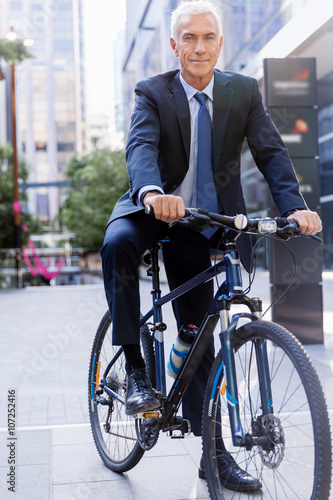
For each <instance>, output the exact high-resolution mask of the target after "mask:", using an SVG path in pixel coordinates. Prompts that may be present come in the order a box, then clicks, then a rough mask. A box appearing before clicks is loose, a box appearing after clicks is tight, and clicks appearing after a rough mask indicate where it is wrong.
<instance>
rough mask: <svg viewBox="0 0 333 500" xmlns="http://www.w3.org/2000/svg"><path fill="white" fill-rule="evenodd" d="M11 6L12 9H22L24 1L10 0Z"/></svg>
mask: <svg viewBox="0 0 333 500" xmlns="http://www.w3.org/2000/svg"><path fill="white" fill-rule="evenodd" d="M10 8H11V10H21V9H22V2H10Z"/></svg>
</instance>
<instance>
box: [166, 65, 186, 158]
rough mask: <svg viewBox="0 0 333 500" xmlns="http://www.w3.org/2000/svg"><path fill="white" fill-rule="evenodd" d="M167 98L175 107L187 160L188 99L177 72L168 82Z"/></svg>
mask: <svg viewBox="0 0 333 500" xmlns="http://www.w3.org/2000/svg"><path fill="white" fill-rule="evenodd" d="M169 88H170V91H171V94H169V99H170V101H171V102H172V105H173V107H174V109H175V112H176V114H177V117H178V121H179V126H180V130H181V133H182V138H183V144H184V148H185V152H186V157H187V160H189V158H190V140H191V119H190V110H189V106H188V101H187V98H186V94H185V91H184V89H183V86H182V84H181V83H180V80H179V73H177V74H176V76H175V77H174V78H173V80H172V81H171V83H170V86H169Z"/></svg>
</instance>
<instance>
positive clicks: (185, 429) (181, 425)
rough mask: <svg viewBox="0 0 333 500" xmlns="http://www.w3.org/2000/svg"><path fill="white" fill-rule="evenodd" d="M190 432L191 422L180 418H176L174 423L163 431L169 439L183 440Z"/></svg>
mask: <svg viewBox="0 0 333 500" xmlns="http://www.w3.org/2000/svg"><path fill="white" fill-rule="evenodd" d="M191 431H192V430H191V422H190V421H189V420H187V419H186V418H181V417H176V423H175V424H174V425H172V426H171V427H169V429H165V432H167V433H168V436H169V437H170V438H171V439H184V438H185V436H189V435H190V434H191Z"/></svg>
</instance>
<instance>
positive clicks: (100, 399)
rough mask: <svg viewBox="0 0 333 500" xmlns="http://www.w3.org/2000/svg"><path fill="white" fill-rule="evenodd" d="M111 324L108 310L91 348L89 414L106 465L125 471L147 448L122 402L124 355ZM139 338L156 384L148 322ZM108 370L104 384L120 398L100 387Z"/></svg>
mask: <svg viewBox="0 0 333 500" xmlns="http://www.w3.org/2000/svg"><path fill="white" fill-rule="evenodd" d="M111 323H112V322H111V315H110V312H109V311H107V312H106V313H105V315H104V317H103V318H102V320H101V322H100V325H99V327H98V329H97V332H96V336H95V340H94V343H93V347H92V352H91V357H90V365H89V377H88V384H89V390H88V401H89V417H90V424H91V429H92V433H93V438H94V441H95V444H96V448H97V451H98V453H99V455H100V456H101V458H102V460H103V462H104V463H105V465H106V466H107V467H108V468H109V469H111V470H113V471H115V472H126V471H128V470H130V469H132V468H133V467H134V466H135V465H136V464H137V463H138V462H139V460H140V459H141V458H142V456H143V454H144V450H143V449H142V447H141V446H140V444H139V442H138V439H137V434H136V429H135V419H134V418H133V417H130V416H128V415H126V414H125V407H124V404H123V403H122V402H121V398H122V399H124V398H125V396H126V387H127V375H126V371H125V355H124V353H123V352H122V350H120V348H119V346H113V345H112V332H111ZM140 340H141V350H142V354H143V357H144V359H145V363H146V371H147V373H148V376H149V378H150V381H151V382H152V384H154V377H155V358H154V345H153V339H152V338H151V336H150V334H149V330H148V327H147V325H143V326H142V327H141V331H140ZM106 371H107V376H106V380H105V384H106V386H107V387H109V388H110V389H111V390H113V391H114V392H116V393H117V394H118V396H119V399H118V398H116V397H112V396H108V395H107V394H106V392H105V391H104V392H103V390H102V389H101V388H100V381H101V379H102V377H103V374H104V373H105V372H106Z"/></svg>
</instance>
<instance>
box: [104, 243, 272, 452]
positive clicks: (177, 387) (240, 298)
mask: <svg viewBox="0 0 333 500" xmlns="http://www.w3.org/2000/svg"><path fill="white" fill-rule="evenodd" d="M236 237H237V235H236ZM236 237H235V235H233V234H231V235H230V236H229V241H227V242H226V251H225V253H224V259H223V260H222V261H220V262H218V263H217V264H215V265H212V266H211V267H209V268H208V269H206V270H205V271H203V272H202V273H200V274H199V275H197V276H196V277H194V278H193V279H191V280H189V281H188V282H186V283H184V284H183V285H181V286H179V287H178V288H176V289H174V290H172V291H171V292H169V293H167V294H166V295H164V296H161V290H160V280H159V266H158V250H159V249H160V248H161V245H162V243H163V241H161V242H157V243H156V244H155V245H154V246H153V247H152V248H150V250H149V252H150V256H151V267H150V268H149V269H148V271H147V273H148V274H149V275H150V276H151V277H152V296H153V306H152V308H151V309H150V310H149V311H148V312H147V313H146V314H145V315H144V316H142V318H141V320H140V326H142V325H144V324H145V323H146V322H147V321H148V320H149V319H150V318H151V317H153V322H154V326H153V330H154V341H155V357H156V381H157V387H156V389H157V391H158V392H160V394H161V396H162V399H163V408H164V409H163V414H162V417H161V419H160V424H161V427H162V428H167V427H168V425H171V423H172V421H173V418H174V415H175V413H176V411H177V410H178V408H179V406H180V403H181V400H182V398H183V395H184V393H185V391H186V390H187V388H188V386H189V384H190V382H191V381H192V378H193V376H194V374H195V372H196V368H197V366H198V364H199V363H200V362H201V361H202V359H203V356H204V353H205V351H206V349H207V347H208V345H209V342H210V340H211V337H212V335H213V332H214V330H215V327H216V324H217V322H218V320H219V319H220V323H221V332H220V335H219V337H220V341H221V347H222V353H223V363H222V365H221V370H220V372H219V373H218V374H217V378H218V377H219V375H220V373H221V371H222V370H223V369H224V376H225V379H226V387H227V392H226V394H227V401H228V410H229V420H230V426H231V431H232V436H233V444H234V445H235V446H253V444H254V442H253V440H251V439H250V440H249V436H244V433H243V429H242V424H241V420H240V415H239V407H238V389H237V378H236V370H235V359H234V351H233V339H234V333H235V330H236V328H237V324H238V321H239V320H240V319H241V318H247V319H249V320H251V321H255V320H258V319H261V311H262V307H261V301H260V300H259V299H250V298H249V297H247V296H246V295H245V294H244V293H243V287H242V277H241V271H240V261H239V254H238V251H237V249H236V244H235V239H236ZM223 271H226V280H225V281H224V282H223V283H222V285H221V286H220V287H219V289H218V291H217V292H216V294H215V296H214V298H213V301H212V303H211V306H210V308H209V310H208V312H207V314H206V316H205V318H204V320H203V321H202V324H201V325H200V327H199V330H198V333H197V335H196V338H195V340H194V342H193V345H192V346H191V349H190V351H189V354H188V356H187V358H186V359H185V362H184V363H183V365H182V368H181V370H180V372H179V374H178V376H177V378H176V379H175V381H174V383H173V385H172V387H171V389H170V392H169V394H168V395H167V391H166V379H165V360H164V331H165V330H166V325H165V324H164V323H163V319H162V306H163V305H164V304H166V303H167V302H170V301H172V300H174V299H176V298H178V297H180V296H181V295H183V294H184V293H186V292H188V291H190V290H192V289H193V288H195V287H196V286H198V285H201V284H203V283H205V282H207V281H209V280H210V279H213V278H214V277H215V276H217V275H218V274H220V273H222V272H223ZM232 304H244V305H246V306H247V307H248V309H249V310H250V313H246V312H245V313H239V314H235V315H233V317H232V319H231V321H230V318H229V311H230V307H231V305H232ZM121 353H122V348H121V349H120V350H119V351H118V352H117V354H116V355H115V357H114V358H113V360H111V361H110V363H109V365H108V366H107V368H106V370H105V373H104V375H103V379H104V380H106V378H107V374H108V372H109V370H110V369H111V366H112V365H113V364H114V362H115V361H116V360H117V359H118V357H119V356H120V354H121ZM256 356H257V364H258V371H259V374H258V375H259V380H260V386H261V389H260V394H261V402H262V409H263V414H267V413H272V412H273V406H272V396H271V387H270V374H269V370H268V362H267V351H266V344H265V342H264V341H258V342H256ZM104 390H105V391H106V392H107V393H108V394H109V395H110V396H113V397H116V398H117V399H118V400H120V401H121V402H122V403H124V399H123V398H122V397H120V396H119V395H117V393H115V392H114V391H113V390H112V389H110V388H108V387H107V386H106V385H104ZM212 397H213V394H212Z"/></svg>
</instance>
